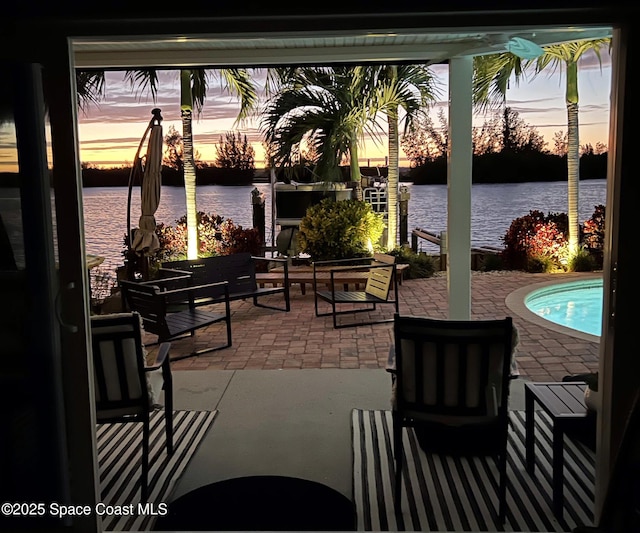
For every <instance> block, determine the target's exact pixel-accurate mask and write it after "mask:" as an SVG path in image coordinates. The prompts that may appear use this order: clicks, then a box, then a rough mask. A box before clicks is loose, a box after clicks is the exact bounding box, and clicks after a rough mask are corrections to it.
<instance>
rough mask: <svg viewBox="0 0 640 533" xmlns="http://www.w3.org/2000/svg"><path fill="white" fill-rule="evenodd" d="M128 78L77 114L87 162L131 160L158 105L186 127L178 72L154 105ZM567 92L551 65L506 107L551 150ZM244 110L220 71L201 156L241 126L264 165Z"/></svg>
mask: <svg viewBox="0 0 640 533" xmlns="http://www.w3.org/2000/svg"><path fill="white" fill-rule="evenodd" d="M601 57H602V66H600V64H599V63H598V61H597V59H596V57H595V55H593V54H592V53H589V54H586V55H585V56H584V57H583V58H582V59H581V62H580V65H579V81H578V89H579V97H580V99H579V109H580V116H579V121H580V144H582V145H584V144H587V143H590V144H592V145H593V146H594V147H595V145H596V143H598V142H600V143H603V144H605V145H606V144H608V127H609V98H610V86H611V83H610V82H611V62H610V58H609V56H608V54H607V53H606V52H605V53H604V54H602V56H601ZM432 68H433V69H434V72H435V73H436V75H437V77H438V79H439V80H440V98H439V101H438V102H437V103H436V104H435V105H433V107H432V110H431V113H432V115H433V116H434V118H435V116H436V114H437V112H438V110H439V109H444V110H445V111H446V109H447V103H446V100H447V92H448V87H447V74H448V67H447V66H446V65H437V66H434V67H432ZM212 72H215V71H212ZM123 75H124V73H123V72H117V71H116V72H108V73H107V78H106V81H107V83H106V97H105V99H104V100H103V101H101V102H100V103H99V104H98V105H92V106H91V107H90V108H89V109H88V110H87V111H86V112H82V111H79V115H78V116H79V135H80V143H81V147H80V152H81V159H82V162H83V163H90V164H92V165H94V166H98V167H104V168H108V167H114V166H116V167H118V166H123V165H128V164H130V163H131V162H132V160H133V158H134V156H135V153H136V150H137V148H138V144H139V143H140V139H141V138H142V135H143V134H144V132H145V130H146V127H147V124H148V122H149V119H150V118H151V109H152V108H154V107H159V108H160V109H161V110H162V115H163V117H164V121H163V126H164V133H165V135H166V133H167V131H168V129H169V127H170V126H174V127H175V128H176V129H177V130H178V131H179V132H182V125H181V121H180V84H179V77H178V72H177V71H161V72H160V73H159V91H158V96H157V100H156V101H155V102H154V101H153V99H152V98H151V96H149V95H147V94H135V92H134V91H133V90H132V89H131V88H130V87H129V86H128V85H127V84H126V83H125V82H124V81H123ZM564 93H565V76H564V72H563V71H556V72H551V71H550V70H549V71H548V72H547V71H545V72H543V73H541V74H540V75H538V77H536V78H535V79H533V80H532V79H530V78H529V79H526V80H523V81H521V82H520V84H519V85H518V86H516V85H515V84H514V83H512V84H511V87H510V88H509V90H508V92H507V105H508V106H509V107H511V108H512V109H513V110H515V111H517V112H518V113H519V115H520V118H521V119H522V120H523V121H524V122H525V123H526V124H527V125H529V126H535V127H536V128H537V130H538V132H539V133H540V134H541V135H542V136H543V137H544V138H545V141H547V143H548V145H547V147H548V148H550V149H551V148H553V135H554V133H555V132H558V131H564V132H566V130H567V116H566V106H565V101H564ZM238 109H239V105H238V102H237V99H236V98H234V97H232V96H230V95H229V94H228V93H226V92H225V91H224V90H223V88H222V84H221V82H220V78H219V77H218V76H216V75H214V76H212V77H211V79H210V82H209V91H208V94H207V99H206V101H205V104H204V109H203V112H202V114H201V115H200V116H199V117H198V118H194V121H193V135H194V149H195V150H196V151H197V152H199V155H200V159H202V160H203V161H206V162H210V163H212V162H213V161H214V159H215V146H216V144H217V143H218V142H219V140H220V136H221V135H224V133H225V132H227V131H231V130H235V131H240V132H241V133H243V134H246V135H247V138H248V140H249V141H250V142H252V143H253V146H254V149H255V151H256V166H257V167H258V168H259V167H262V166H263V165H262V159H263V157H264V152H263V150H262V146H261V139H262V137H261V134H260V119H259V117H258V118H256V119H253V120H250V121H248V122H246V123H245V124H242V125H238V124H234V121H235V119H236V116H237V114H238ZM484 120H485V117H484V116H475V117H474V125H481V124H482V123H483V122H484ZM143 153H144V150H143ZM386 155H387V148H386V139H382V140H381V141H378V142H374V141H372V140H367V142H366V143H365V145H364V146H363V147H362V148H361V149H360V160H361V165H365V164H367V163H369V164H370V165H371V166H376V165H382V164H384V161H385V159H384V158H385V156H386ZM402 155H403V154H401V157H402ZM16 159H17V157H16V153H15V135H14V131H13V126H12V125H5V126H0V171H15V170H16ZM401 164H406V161H404V162H403V161H401Z"/></svg>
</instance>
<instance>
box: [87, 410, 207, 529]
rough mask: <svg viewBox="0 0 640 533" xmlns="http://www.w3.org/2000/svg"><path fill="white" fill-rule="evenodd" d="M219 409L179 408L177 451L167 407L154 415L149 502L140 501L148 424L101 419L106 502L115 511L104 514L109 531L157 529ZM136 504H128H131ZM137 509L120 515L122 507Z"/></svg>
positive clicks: (100, 457)
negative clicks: (169, 437) (170, 448)
mask: <svg viewBox="0 0 640 533" xmlns="http://www.w3.org/2000/svg"><path fill="white" fill-rule="evenodd" d="M216 414H217V411H174V416H173V425H174V428H173V443H174V453H173V455H172V456H169V455H167V448H166V440H165V424H164V410H156V411H154V412H153V413H152V414H151V435H150V440H149V448H150V449H149V498H148V502H147V503H148V504H151V505H147V506H146V507H144V506H143V507H138V504H139V503H140V472H141V468H142V463H141V455H142V424H133V423H129V424H123V423H120V424H118V423H113V424H99V425H98V426H97V429H96V431H97V436H98V464H99V470H100V493H101V502H102V503H103V504H105V505H107V506H115V507H114V508H112V509H111V508H110V509H108V510H109V511H113V512H109V513H107V514H105V515H104V516H103V517H102V527H103V529H104V530H106V531H145V530H151V528H152V527H153V523H154V522H155V519H156V517H157V516H158V515H157V514H154V513H161V512H163V511H162V506H161V505H160V504H163V505H164V504H166V503H168V500H169V497H170V496H171V492H172V490H173V487H174V486H175V484H176V482H177V481H178V479H179V478H180V475H181V474H182V472H184V469H185V468H186V466H187V464H188V463H189V460H190V459H191V457H192V456H193V454H194V453H195V451H196V449H197V448H198V445H199V444H200V442H201V441H202V439H203V437H204V436H205V435H206V433H207V431H208V430H209V428H210V427H211V425H212V424H213V420H214V418H215V417H216ZM131 505H132V507H128V506H131ZM123 509H124V510H125V511H126V510H128V509H131V510H132V511H133V514H130V515H125V516H118V515H117V514H115V513H117V512H119V511H120V510H123Z"/></svg>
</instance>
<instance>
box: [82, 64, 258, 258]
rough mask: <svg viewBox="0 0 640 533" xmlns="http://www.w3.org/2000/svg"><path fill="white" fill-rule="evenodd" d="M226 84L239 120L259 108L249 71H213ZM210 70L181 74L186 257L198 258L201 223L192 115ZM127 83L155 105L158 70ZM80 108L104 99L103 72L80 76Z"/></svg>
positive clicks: (129, 74) (134, 73) (132, 73)
mask: <svg viewBox="0 0 640 533" xmlns="http://www.w3.org/2000/svg"><path fill="white" fill-rule="evenodd" d="M214 72H215V73H216V74H218V75H219V76H220V78H221V80H222V81H223V82H224V88H225V89H226V90H227V91H228V92H229V93H230V94H234V95H237V96H239V97H240V112H239V114H238V117H237V121H241V120H243V119H245V118H246V117H247V116H248V115H249V112H250V111H251V110H252V109H253V108H255V107H256V104H257V101H258V97H257V93H256V90H255V87H254V85H253V83H252V81H251V77H250V76H249V74H248V71H247V70H246V69H237V68H232V69H220V70H216V71H214ZM209 75H210V71H205V70H204V69H193V70H186V69H185V70H181V71H180V114H181V118H182V141H183V144H184V152H183V158H184V161H183V163H184V188H185V198H186V208H187V258H188V259H196V258H197V257H198V222H197V219H196V215H197V204H196V166H195V158H194V151H193V134H192V116H193V110H194V107H195V111H196V115H198V114H200V113H201V112H202V108H203V106H204V102H205V99H206V96H207V89H208V79H209ZM125 80H126V81H128V82H129V84H130V85H131V87H132V88H133V89H136V90H142V91H146V90H148V91H149V92H150V93H151V96H152V97H153V100H154V102H155V100H156V96H157V92H158V73H157V71H156V70H155V69H138V70H129V71H126V73H125ZM77 85H78V96H79V102H80V106H81V107H83V106H86V105H88V104H89V103H95V102H97V101H99V100H100V99H101V98H102V97H103V96H104V88H105V85H104V72H101V71H95V72H80V73H78V75H77Z"/></svg>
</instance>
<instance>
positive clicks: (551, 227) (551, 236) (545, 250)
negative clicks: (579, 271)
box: [527, 221, 569, 270]
mask: <svg viewBox="0 0 640 533" xmlns="http://www.w3.org/2000/svg"><path fill="white" fill-rule="evenodd" d="M568 251H569V249H568V243H567V238H566V237H565V235H564V233H562V232H561V231H560V230H559V229H558V225H557V224H556V223H555V222H552V221H547V222H545V223H539V224H537V225H536V228H535V231H534V234H533V235H532V236H531V237H530V239H529V243H528V250H527V256H528V257H529V259H531V258H536V259H538V264H540V263H542V264H545V270H553V269H558V268H564V265H566V264H567V259H568Z"/></svg>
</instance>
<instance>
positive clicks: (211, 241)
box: [155, 211, 262, 261]
mask: <svg viewBox="0 0 640 533" xmlns="http://www.w3.org/2000/svg"><path fill="white" fill-rule="evenodd" d="M196 220H197V222H198V256H199V257H208V256H212V255H229V254H233V253H239V252H251V253H252V254H258V253H259V252H260V250H261V245H262V243H261V242H260V237H259V233H258V230H257V229H255V228H251V229H244V228H243V227H242V226H236V225H235V224H234V223H233V221H232V220H231V219H229V218H228V219H224V218H223V217H222V216H220V215H215V214H207V213H204V212H203V211H198V213H197V214H196ZM156 233H157V235H158V239H159V241H160V250H159V251H158V253H157V255H156V258H155V259H156V260H157V261H170V260H179V259H185V258H186V256H187V217H186V215H185V216H183V217H181V218H179V219H178V220H176V225H175V227H174V226H166V225H164V224H158V225H157V227H156Z"/></svg>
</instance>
